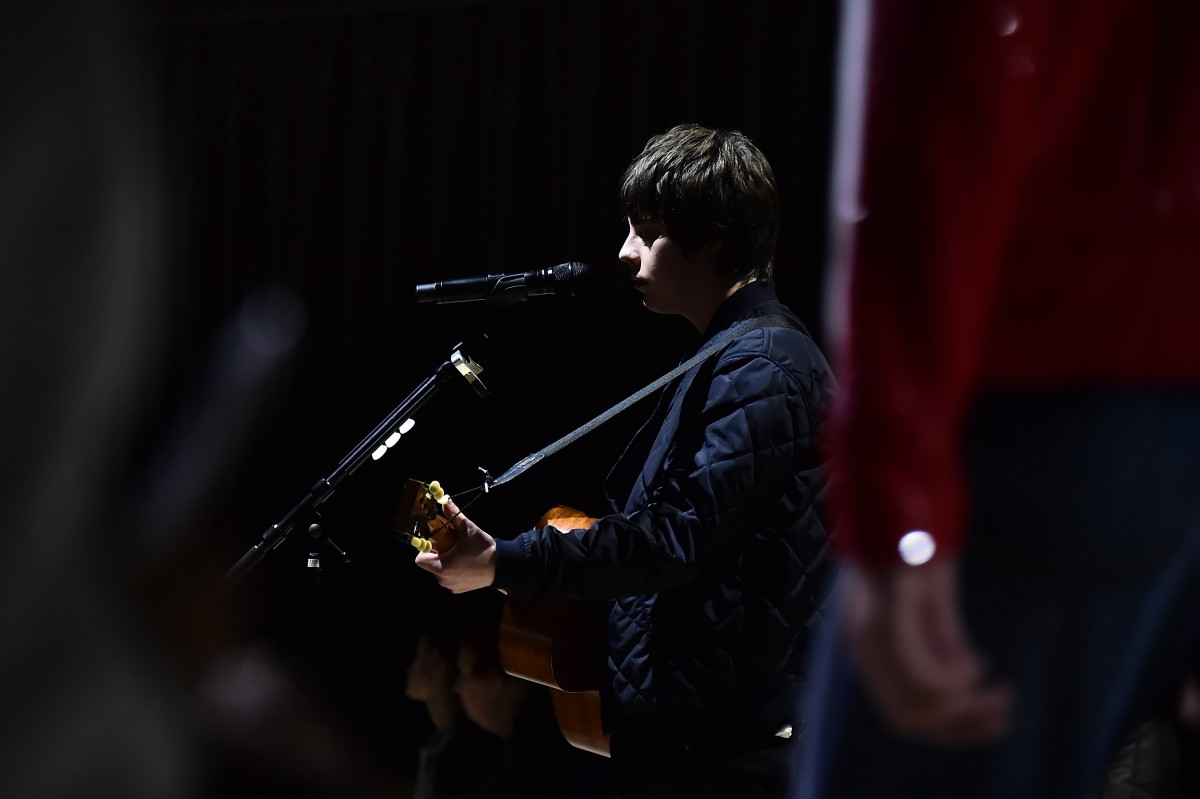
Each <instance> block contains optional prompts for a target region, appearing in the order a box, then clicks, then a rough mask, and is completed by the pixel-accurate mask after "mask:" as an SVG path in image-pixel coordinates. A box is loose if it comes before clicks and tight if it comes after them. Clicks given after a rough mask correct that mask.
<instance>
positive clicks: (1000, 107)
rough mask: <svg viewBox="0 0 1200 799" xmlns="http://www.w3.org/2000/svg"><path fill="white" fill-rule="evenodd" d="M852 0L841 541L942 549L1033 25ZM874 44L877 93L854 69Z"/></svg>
mask: <svg viewBox="0 0 1200 799" xmlns="http://www.w3.org/2000/svg"><path fill="white" fill-rule="evenodd" d="M1018 5H1020V4H1015V5H1014V6H1012V8H1015V7H1016V6H1018ZM844 11H845V18H844V25H845V26H846V30H845V32H844V34H843V37H844V42H843V48H844V49H843V52H842V58H843V65H842V68H841V76H842V77H841V83H840V86H839V103H840V107H839V112H838V120H839V121H838V127H837V131H836V136H837V141H838V142H839V145H841V146H850V147H851V148H852V151H851V152H850V153H849V154H848V156H849V157H839V162H838V164H837V166H836V168H835V187H834V209H833V210H834V215H835V225H836V227H835V231H834V242H835V245H834V247H835V251H834V262H833V270H834V272H833V274H832V275H831V285H835V286H837V285H841V286H845V287H846V289H847V290H846V291H845V293H844V294H843V296H842V301H843V302H845V304H846V305H845V307H844V308H841V309H840V310H838V309H835V310H834V311H833V315H834V317H836V315H837V313H839V312H840V313H842V318H843V319H844V327H843V329H842V330H841V331H840V336H839V341H838V343H837V346H838V360H839V364H840V365H839V368H838V370H837V371H838V373H839V379H840V381H841V385H842V391H841V395H840V398H839V402H838V404H837V406H836V408H835V411H834V415H833V419H832V431H831V433H832V440H833V446H834V458H835V463H836V464H837V467H836V468H837V470H838V479H837V481H836V484H835V489H834V491H835V508H836V511H837V525H838V527H837V530H838V534H837V541H838V547H839V550H840V551H841V552H842V554H843V555H848V556H850V557H854V558H856V559H859V560H861V561H864V562H866V563H869V564H876V565H883V564H889V563H896V562H899V561H898V559H897V557H898V556H897V550H896V544H897V541H898V540H899V538H900V537H901V536H902V535H903V534H904V533H905V532H907V531H910V530H917V529H919V530H925V531H928V532H929V533H930V534H932V535H933V537H934V540H935V541H936V542H937V545H938V551H939V553H947V552H953V551H955V550H956V549H957V548H958V547H959V546H960V545H961V542H962V538H963V520H964V513H965V507H966V502H967V500H966V497H965V494H964V485H963V477H962V475H961V472H960V468H959V438H960V432H961V430H962V427H963V424H964V419H965V415H966V413H967V409H968V406H969V403H970V401H971V397H972V394H973V392H974V391H975V390H976V386H977V381H978V376H979V371H980V359H981V352H982V348H983V343H984V337H985V332H986V330H987V326H988V323H989V318H990V316H991V314H992V309H993V303H994V301H995V299H996V295H997V291H998V287H999V285H1000V274H1001V270H1002V268H1003V266H1004V256H1005V245H1006V242H1007V241H1008V240H1009V237H1010V231H1011V227H1012V225H1013V220H1014V216H1015V211H1014V206H1015V197H1016V193H1017V190H1018V188H1019V186H1020V185H1021V183H1022V180H1023V176H1024V174H1025V172H1026V169H1027V166H1026V164H1027V161H1028V160H1029V159H1028V155H1029V152H1030V150H1031V149H1032V148H1033V147H1035V146H1036V142H1035V141H1033V138H1032V137H1031V136H1030V131H1029V119H1030V116H1031V111H1030V103H1029V99H1028V95H1029V92H1030V90H1029V88H1028V86H1029V84H1030V82H1031V80H1032V79H1033V77H1034V73H1033V70H1035V69H1036V65H1035V64H1034V63H1033V62H1032V60H1031V59H1032V58H1033V55H1032V51H1031V50H1030V49H1029V48H1030V46H1031V37H1032V36H1034V35H1036V33H1037V31H1036V30H1035V20H1032V19H1031V18H1029V17H1027V16H1018V15H1017V12H1016V11H1015V10H1014V11H1010V12H1009V14H1010V16H1008V17H1005V16H1003V15H1001V16H997V13H996V11H995V8H994V7H993V5H992V4H984V3H964V2H961V0H939V1H937V2H934V1H933V0H910V1H909V2H903V1H902V0H875V2H871V1H870V0H863V1H862V2H850V3H848V4H847V5H846V8H845V10H844ZM856 14H866V15H867V16H866V17H865V19H866V20H867V25H868V26H869V38H867V39H866V40H863V39H858V40H857V41H855V40H854V39H855V36H856V33H855V27H856V22H855V20H856V19H857V20H860V21H861V20H862V19H863V17H856ZM864 44H866V45H868V46H867V49H866V60H865V62H864V63H863V64H862V66H863V67H864V68H865V72H863V73H860V77H865V92H864V91H863V86H864V82H863V81H861V80H860V81H857V82H855V81H851V80H848V78H852V77H853V76H854V70H853V69H852V68H847V65H848V64H850V65H851V67H852V62H853V60H854V55H853V53H854V52H855V49H856V48H857V49H858V51H859V52H861V49H862V48H863V47H864ZM856 95H857V96H856ZM855 142H859V144H857V145H856V144H855ZM839 242H840V244H839ZM841 270H845V272H843V273H841V274H839V271H841ZM831 299H832V300H833V301H834V303H836V302H837V301H838V298H837V297H836V296H835V297H831Z"/></svg>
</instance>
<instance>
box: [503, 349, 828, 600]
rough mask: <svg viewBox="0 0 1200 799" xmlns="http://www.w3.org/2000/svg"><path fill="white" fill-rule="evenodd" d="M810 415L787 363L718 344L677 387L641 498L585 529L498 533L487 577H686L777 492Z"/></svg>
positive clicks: (584, 591) (600, 581) (588, 590)
mask: <svg viewBox="0 0 1200 799" xmlns="http://www.w3.org/2000/svg"><path fill="white" fill-rule="evenodd" d="M701 377H702V376H701ZM705 387H707V393H704V392H705ZM697 405H699V406H701V407H699V408H698V409H697V408H696V406H697ZM808 419H809V416H808V412H807V409H806V407H805V401H804V392H803V391H802V387H801V385H800V382H799V380H798V379H797V378H796V376H795V375H793V374H791V373H790V372H788V371H787V370H785V369H784V368H782V367H781V366H780V365H779V364H777V363H775V362H774V361H773V360H771V359H770V358H768V357H767V356H764V355H762V354H757V355H738V354H734V353H727V354H726V355H725V356H723V357H722V358H721V359H720V360H719V361H718V362H717V363H716V365H715V366H714V367H712V377H711V380H710V381H704V380H702V379H697V380H696V381H695V382H694V383H693V384H692V387H691V390H690V391H689V392H688V396H686V397H685V398H684V401H683V410H682V422H681V424H680V427H679V430H678V431H677V434H676V436H675V438H674V441H673V442H672V443H671V445H670V448H669V450H668V452H667V454H666V457H665V460H664V462H663V465H662V467H661V469H660V471H659V473H658V477H657V478H656V479H655V480H654V485H653V486H652V487H651V489H650V491H649V494H648V496H647V499H646V502H645V503H643V504H642V505H641V507H640V508H639V509H637V510H635V511H634V512H633V513H631V514H629V515H625V514H616V515H612V516H607V517H605V518H603V519H600V520H599V521H598V522H597V523H596V524H594V525H593V526H592V527H591V528H590V529H588V530H577V531H574V532H572V533H567V534H563V533H560V532H558V531H556V530H554V529H553V528H546V529H541V530H531V531H528V532H525V533H523V534H521V535H520V536H518V537H517V538H515V539H513V540H510V541H498V542H497V562H496V581H495V586H496V587H498V588H503V589H506V590H508V591H510V592H511V593H513V594H516V595H519V596H529V597H546V596H559V597H581V598H596V599H600V598H616V597H623V596H632V595H637V594H648V593H654V592H658V591H663V590H666V589H669V588H673V587H676V586H679V585H682V584H685V583H688V582H690V581H693V580H695V579H696V578H697V577H699V576H701V575H702V574H704V573H705V572H706V571H707V570H708V569H710V568H711V567H712V566H713V565H714V564H715V563H717V562H718V561H719V560H720V559H721V558H722V557H723V556H725V555H726V554H727V553H728V552H729V551H730V550H731V549H732V548H733V547H734V546H735V545H736V543H737V542H738V540H739V539H740V538H741V536H742V535H743V533H744V531H746V530H747V529H749V528H750V526H751V525H753V524H755V522H756V520H758V519H759V518H761V517H762V516H763V515H764V514H765V512H766V511H767V510H769V507H770V503H772V502H773V501H775V500H776V499H777V498H778V497H779V496H780V495H781V494H782V493H783V490H784V486H785V484H786V481H787V480H789V479H790V478H791V476H792V475H793V474H794V472H795V470H796V466H795V465H796V462H797V457H798V454H799V453H800V451H801V450H802V449H804V450H807V448H808V447H809V444H810V441H809V439H810V436H811V434H812V431H810V430H809V423H808Z"/></svg>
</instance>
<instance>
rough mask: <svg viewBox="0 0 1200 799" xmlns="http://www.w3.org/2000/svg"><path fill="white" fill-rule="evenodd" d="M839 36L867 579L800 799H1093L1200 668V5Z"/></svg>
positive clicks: (869, 12) (936, 13)
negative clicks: (1194, 666) (1132, 736)
mask: <svg viewBox="0 0 1200 799" xmlns="http://www.w3.org/2000/svg"><path fill="white" fill-rule="evenodd" d="M842 24H843V46H842V51H841V56H840V57H841V65H840V81H841V82H840V87H839V101H840V107H839V111H838V131H837V141H838V142H839V145H840V146H841V147H842V150H841V153H840V155H839V158H838V160H837V164H836V168H835V181H834V182H835V189H834V191H835V197H834V203H835V205H834V212H835V214H836V221H837V225H838V227H837V230H836V231H835V244H834V254H833V257H834V263H833V273H832V274H831V278H832V280H831V285H832V287H833V289H832V295H831V304H830V318H831V322H832V324H833V325H834V327H835V330H834V332H835V333H836V334H837V338H838V339H839V347H840V349H839V353H838V357H839V358H840V362H839V363H838V364H837V366H838V372H839V374H840V375H841V377H842V379H843V381H844V383H843V385H844V389H845V392H844V394H843V395H842V396H841V397H840V398H839V401H838V403H837V406H836V410H835V413H834V425H833V430H832V436H833V440H834V441H835V463H836V464H837V469H838V474H839V477H838V480H837V488H836V492H837V508H838V516H837V523H838V525H839V527H838V530H839V533H838V535H839V537H840V551H841V554H842V558H843V563H844V571H843V574H842V576H841V581H840V586H839V592H840V596H839V624H838V625H837V627H838V635H837V640H835V637H834V636H830V637H829V639H828V640H827V641H825V644H824V646H823V647H822V650H821V652H820V661H819V663H818V664H817V671H818V674H819V675H820V676H819V679H818V682H819V685H818V686H817V687H816V690H814V691H813V694H812V695H813V696H815V697H822V700H821V702H820V703H818V704H817V705H816V706H815V707H814V709H813V710H814V714H813V715H812V716H810V722H811V725H812V726H811V727H810V733H809V737H808V739H807V741H806V747H805V748H804V749H803V750H802V751H803V760H802V763H801V766H800V768H799V774H800V775H802V782H801V784H800V785H798V786H797V788H796V791H795V794H794V795H796V796H800V797H804V799H818V798H819V797H827V796H828V797H837V798H838V799H845V798H846V797H859V796H861V797H872V799H875V798H877V797H890V796H913V797H922V798H923V799H924V798H926V797H931V796H954V797H978V796H988V797H1020V798H1021V799H1030V797H1055V799H1080V798H1081V797H1087V796H1092V795H1094V794H1095V792H1096V791H1097V788H1098V785H1099V783H1100V782H1101V780H1102V777H1103V774H1104V772H1105V770H1106V767H1107V766H1108V764H1110V763H1111V762H1112V753H1113V752H1114V750H1115V749H1116V748H1117V747H1118V745H1119V743H1120V741H1121V739H1122V737H1123V736H1124V735H1126V734H1127V733H1128V732H1129V730H1131V729H1133V728H1134V726H1135V725H1137V724H1139V723H1141V722H1142V721H1144V720H1146V719H1147V718H1150V717H1152V716H1153V715H1154V711H1155V709H1156V708H1157V707H1159V706H1161V703H1162V702H1163V701H1164V699H1165V697H1164V696H1163V693H1164V691H1167V690H1170V691H1171V692H1172V694H1173V696H1172V697H1171V710H1172V714H1173V715H1172V721H1174V713H1176V712H1177V710H1178V707H1179V702H1178V690H1179V686H1180V685H1182V684H1183V682H1184V674H1185V672H1186V669H1187V662H1188V657H1189V656H1190V655H1191V654H1192V653H1194V652H1195V651H1196V646H1197V642H1198V641H1200V612H1198V609H1200V314H1198V313H1197V303H1198V300H1200V268H1197V264H1198V263H1200V147H1198V146H1197V142H1200V48H1197V47H1196V42H1197V41H1200V6H1198V5H1197V4H1195V3H1193V2H1191V1H1190V0H1178V1H1174V2H1152V3H1141V2H1109V3H1096V4H1088V5H1087V6H1086V8H1084V7H1083V6H1082V5H1077V4H1054V3H1040V2H1032V1H1031V0H1028V1H1027V0H1010V1H1009V2H1004V3H962V2H959V1H958V0H939V1H938V2H905V1H903V0H873V1H872V0H852V1H851V2H846V3H844V4H843V15H842ZM846 661H848V664H847V663H846ZM1116 766H1117V764H1114V767H1116ZM1130 795H1135V794H1130Z"/></svg>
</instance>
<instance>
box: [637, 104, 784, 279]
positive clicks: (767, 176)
mask: <svg viewBox="0 0 1200 799" xmlns="http://www.w3.org/2000/svg"><path fill="white" fill-rule="evenodd" d="M621 203H622V205H623V206H624V210H625V215H626V216H627V217H629V218H630V219H631V220H633V221H635V222H636V221H639V220H647V219H652V220H657V221H660V222H662V224H663V226H664V227H665V228H666V229H667V235H668V236H670V237H671V239H673V240H674V241H675V242H676V243H677V244H679V246H680V248H682V250H683V251H684V253H685V254H686V255H688V257H693V256H694V254H695V251H696V250H697V249H698V248H699V247H700V246H702V245H704V244H708V243H710V242H712V241H714V240H716V239H720V240H721V249H720V251H719V253H720V264H721V269H722V271H723V272H724V273H727V274H732V275H735V276H736V277H738V278H740V279H744V278H758V279H767V278H769V277H771V271H772V269H773V268H774V259H775V240H776V237H777V236H778V234H779V196H778V190H777V188H776V186H775V175H774V173H773V172H772V171H771V165H770V164H769V163H768V162H767V159H766V156H764V155H763V154H762V152H761V151H760V150H759V149H758V148H757V147H755V146H754V143H753V142H751V141H750V139H748V138H746V136H744V135H743V134H741V133H740V132H738V131H725V130H710V129H708V128H705V127H701V126H700V125H679V126H676V127H674V128H671V130H669V131H667V132H666V133H664V134H661V135H658V136H654V137H652V138H651V139H650V141H648V142H647V143H646V147H645V149H643V150H642V152H641V155H639V156H638V157H637V158H635V159H634V160H633V163H631V164H630V165H629V168H628V169H626V170H625V177H624V179H623V180H622V182H621Z"/></svg>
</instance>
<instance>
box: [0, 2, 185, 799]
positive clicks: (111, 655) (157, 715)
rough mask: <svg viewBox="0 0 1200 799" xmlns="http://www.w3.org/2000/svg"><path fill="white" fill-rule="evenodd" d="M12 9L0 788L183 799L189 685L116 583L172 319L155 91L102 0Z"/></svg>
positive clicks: (0, 70) (3, 24)
mask: <svg viewBox="0 0 1200 799" xmlns="http://www.w3.org/2000/svg"><path fill="white" fill-rule="evenodd" d="M15 5H17V6H19V8H17V7H13V6H11V5H6V7H5V10H4V11H3V12H2V13H0V109H2V110H0V116H2V118H3V122H2V123H0V270H2V272H0V280H2V282H3V285H2V287H0V340H2V341H3V342H4V343H3V345H2V346H3V350H2V355H0V358H2V363H0V383H2V384H3V395H2V396H3V417H4V425H3V427H2V430H3V432H0V452H2V453H3V462H4V466H3V479H0V509H2V511H3V518H4V534H3V539H2V540H3V553H4V555H3V559H2V560H0V593H2V599H0V639H2V640H3V641H4V645H3V647H2V654H0V682H2V683H3V685H4V695H5V699H4V705H3V710H2V711H0V725H2V728H3V735H2V736H0V737H2V738H3V740H4V746H3V748H2V749H0V795H3V796H13V797H16V796H68V795H70V796H123V797H164V798H168V799H169V798H170V797H182V796H190V795H194V794H195V791H194V788H193V786H195V785H197V780H196V776H197V774H196V765H197V764H196V761H195V757H194V756H195V751H194V748H193V746H192V743H193V741H192V738H191V735H190V732H189V731H188V729H187V727H186V725H185V724H184V723H183V719H184V714H183V700H182V696H181V694H180V693H179V691H178V690H177V688H178V686H176V685H174V684H172V682H171V680H170V679H169V678H168V676H167V675H166V674H165V673H164V672H163V671H162V670H161V668H160V664H159V663H158V662H157V660H156V658H155V653H153V652H151V651H150V647H149V646H148V643H147V641H146V640H145V638H144V636H143V635H142V632H143V631H141V630H139V629H138V627H137V625H136V624H135V623H132V622H131V619H130V615H129V612H128V611H129V609H128V607H127V606H126V604H125V602H126V601H127V600H128V598H129V597H128V596H126V595H123V594H122V591H121V589H120V587H125V588H127V587H128V585H129V584H128V583H127V582H124V577H126V576H128V573H127V572H123V571H122V570H123V569H125V568H126V566H127V563H126V562H125V561H123V559H122V555H123V554H125V553H120V554H118V553H117V552H116V551H115V550H117V549H119V548H120V547H119V546H116V545H114V541H113V539H111V538H110V537H109V536H110V535H112V534H114V533H116V532H118V529H117V524H118V519H116V518H115V516H116V510H117V508H116V503H115V502H114V496H115V495H116V494H117V493H119V492H120V491H122V490H124V489H125V488H127V485H126V484H125V483H124V481H125V480H126V479H127V478H128V476H129V470H128V466H129V461H128V459H129V457H130V455H131V453H130V451H129V449H130V444H131V441H132V439H133V435H132V433H133V431H134V430H135V429H136V426H137V417H138V414H139V413H142V412H145V411H146V409H147V405H148V400H149V397H148V393H147V388H148V386H149V385H150V384H151V380H152V378H153V377H154V374H153V371H154V370H153V367H152V364H154V363H155V362H156V361H157V356H159V355H160V354H161V353H159V352H158V351H157V344H158V342H159V340H160V339H159V337H158V335H157V333H158V332H159V331H158V326H159V323H160V322H161V316H160V314H161V313H162V311H163V306H162V302H161V300H162V295H161V288H162V275H161V273H160V272H159V267H160V264H159V263H158V258H159V255H160V252H159V250H158V245H159V244H160V243H161V242H160V239H161V235H160V232H161V224H160V223H161V222H162V220H161V218H160V215H159V211H160V206H159V201H160V196H159V195H158V193H157V187H156V185H155V180H156V178H157V177H158V176H157V175H156V173H155V161H154V158H153V153H152V148H150V147H149V146H148V144H149V143H148V142H147V141H146V140H145V139H143V138H141V137H139V136H138V135H136V133H137V131H136V130H131V127H133V128H136V122H135V120H144V116H143V115H144V114H145V112H146V110H147V109H146V108H145V106H144V105H142V104H141V101H142V100H143V99H144V98H143V97H141V96H140V95H139V94H138V92H137V91H136V90H135V88H134V87H135V85H136V83H135V82H134V81H130V80H128V76H129V72H128V71H127V70H126V69H125V67H127V66H128V65H127V64H126V63H125V62H124V58H125V57H126V56H127V55H128V52H127V51H126V50H125V49H124V48H123V47H122V46H121V45H120V44H119V42H120V37H119V36H117V35H116V32H115V20H114V19H113V18H112V17H111V16H110V15H109V14H107V13H106V11H107V9H106V6H105V5H104V4H100V3H96V4H89V3H84V2H49V3H42V4H15Z"/></svg>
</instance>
